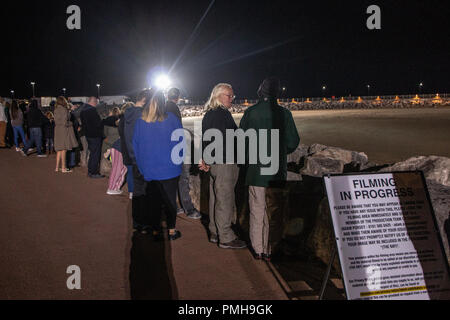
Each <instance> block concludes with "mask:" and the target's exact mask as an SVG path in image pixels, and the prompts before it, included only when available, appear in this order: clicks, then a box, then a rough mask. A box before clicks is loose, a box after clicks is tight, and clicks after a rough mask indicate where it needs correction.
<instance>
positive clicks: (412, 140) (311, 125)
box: [183, 107, 450, 164]
mask: <svg viewBox="0 0 450 320" xmlns="http://www.w3.org/2000/svg"><path fill="white" fill-rule="evenodd" d="M292 115H293V116H294V120H295V123H296V125H297V128H298V131H299V133H300V138H301V143H303V144H307V145H311V144H313V143H321V144H325V145H328V146H335V147H340V148H345V149H349V150H354V151H362V152H365V153H366V154H367V155H368V156H369V160H370V161H372V162H375V163H378V164H381V163H392V162H398V161H402V160H405V159H408V158H410V157H413V156H421V155H424V156H427V155H436V156H445V157H450V108H449V107H441V108H434V109H431V108H427V109H372V110H362V109H361V110H317V111H293V112H292ZM233 117H234V119H235V120H236V123H237V124H239V122H240V120H241V118H242V114H235V115H233ZM200 120H201V117H192V118H184V119H183V125H184V126H185V127H186V128H191V129H192V128H193V126H194V121H200Z"/></svg>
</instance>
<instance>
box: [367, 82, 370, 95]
mask: <svg viewBox="0 0 450 320" xmlns="http://www.w3.org/2000/svg"><path fill="white" fill-rule="evenodd" d="M367 96H370V85H369V84H368V85H367Z"/></svg>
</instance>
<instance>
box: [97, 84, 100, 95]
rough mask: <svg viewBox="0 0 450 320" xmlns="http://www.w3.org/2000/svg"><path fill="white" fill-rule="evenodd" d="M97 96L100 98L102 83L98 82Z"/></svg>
mask: <svg viewBox="0 0 450 320" xmlns="http://www.w3.org/2000/svg"><path fill="white" fill-rule="evenodd" d="M97 98H98V99H100V84H99V83H97Z"/></svg>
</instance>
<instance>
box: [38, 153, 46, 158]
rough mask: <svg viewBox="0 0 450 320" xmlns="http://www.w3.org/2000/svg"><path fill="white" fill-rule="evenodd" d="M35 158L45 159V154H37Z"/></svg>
mask: <svg viewBox="0 0 450 320" xmlns="http://www.w3.org/2000/svg"><path fill="white" fill-rule="evenodd" d="M37 156H38V158H47V155H46V154H38V155H37Z"/></svg>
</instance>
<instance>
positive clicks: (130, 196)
mask: <svg viewBox="0 0 450 320" xmlns="http://www.w3.org/2000/svg"><path fill="white" fill-rule="evenodd" d="M128 197H129V198H130V200H131V199H133V192H130V194H129V195H128Z"/></svg>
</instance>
